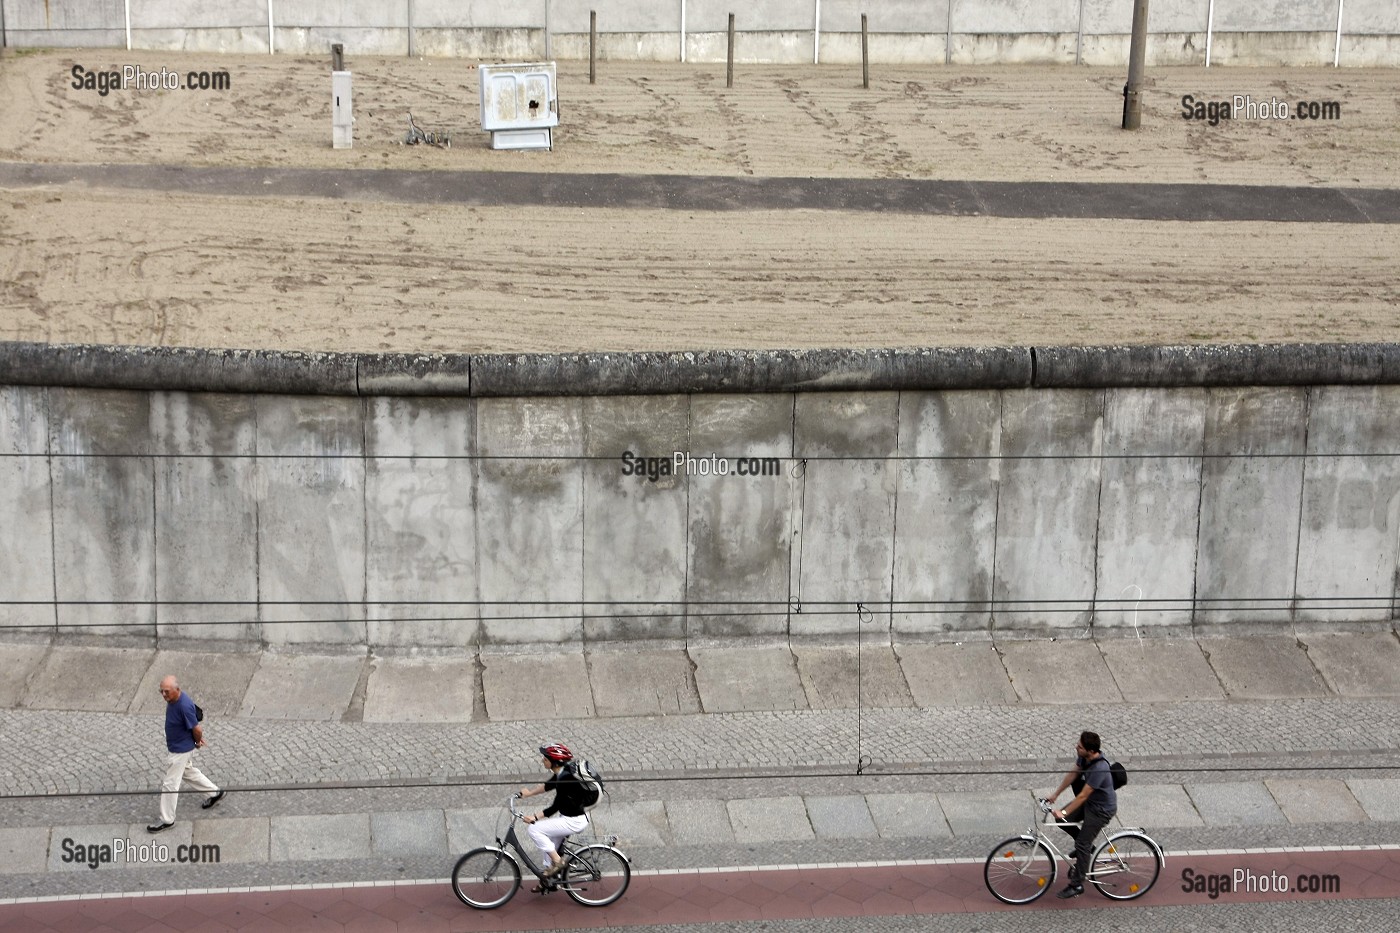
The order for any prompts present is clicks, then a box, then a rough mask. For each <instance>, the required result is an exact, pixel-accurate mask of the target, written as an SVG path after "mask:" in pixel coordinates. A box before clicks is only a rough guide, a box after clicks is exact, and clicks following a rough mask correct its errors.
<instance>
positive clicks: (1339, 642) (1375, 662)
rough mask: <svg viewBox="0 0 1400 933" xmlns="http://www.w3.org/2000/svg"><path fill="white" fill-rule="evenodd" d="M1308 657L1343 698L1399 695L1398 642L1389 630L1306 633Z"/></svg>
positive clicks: (1399, 648) (1399, 649) (1399, 642)
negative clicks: (1357, 632) (1365, 632)
mask: <svg viewBox="0 0 1400 933" xmlns="http://www.w3.org/2000/svg"><path fill="white" fill-rule="evenodd" d="M1302 641H1303V644H1304V645H1305V646H1306V647H1307V653H1308V658H1309V659H1310V660H1311V661H1312V663H1313V664H1314V665H1315V666H1316V667H1317V669H1318V671H1319V672H1321V674H1322V678H1323V680H1325V681H1326V682H1327V684H1328V685H1329V686H1330V687H1331V688H1332V689H1333V690H1335V691H1337V693H1338V694H1340V695H1341V696H1344V697H1388V696H1400V641H1397V640H1396V638H1395V635H1394V633H1392V632H1375V633H1368V634H1356V635H1305V636H1303V638H1302Z"/></svg>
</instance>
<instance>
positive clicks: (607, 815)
mask: <svg viewBox="0 0 1400 933" xmlns="http://www.w3.org/2000/svg"><path fill="white" fill-rule="evenodd" d="M589 818H590V819H591V820H592V821H593V827H594V830H596V832H597V834H598V836H599V837H600V838H601V837H602V836H604V835H607V834H609V833H611V834H613V835H616V836H617V838H618V843H617V844H618V846H619V847H620V848H621V849H623V850H624V851H625V850H626V849H627V848H628V847H629V846H664V845H666V844H667V843H668V842H669V841H670V840H669V836H670V833H669V832H668V831H667V825H666V807H665V806H664V805H663V804H662V803H661V801H659V800H643V801H638V802H636V803H609V802H608V801H607V800H606V799H604V801H603V803H601V804H599V805H598V806H597V807H594V808H593V812H592V813H590V814H589ZM575 841H576V842H578V843H580V844H583V843H588V842H591V841H593V837H592V835H591V834H590V833H589V832H588V831H587V830H585V831H584V832H582V833H580V834H579V835H578V837H577V838H576V839H575Z"/></svg>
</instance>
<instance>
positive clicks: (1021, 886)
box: [982, 800, 1166, 904]
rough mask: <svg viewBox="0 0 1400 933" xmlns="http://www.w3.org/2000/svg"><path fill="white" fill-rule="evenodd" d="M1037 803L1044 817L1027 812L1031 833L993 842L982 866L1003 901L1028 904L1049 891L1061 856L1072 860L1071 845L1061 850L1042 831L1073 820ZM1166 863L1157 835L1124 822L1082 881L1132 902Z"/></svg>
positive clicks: (1042, 802) (990, 888) (1096, 855)
mask: <svg viewBox="0 0 1400 933" xmlns="http://www.w3.org/2000/svg"><path fill="white" fill-rule="evenodd" d="M1036 806H1038V807H1039V808H1040V812H1041V814H1042V815H1043V818H1042V819H1036V818H1035V816H1034V811H1032V818H1031V829H1030V832H1028V833H1023V834H1021V835H1019V836H1012V837H1011V838H1010V839H1004V840H1002V841H1001V842H999V843H997V846H996V848H995V849H993V850H992V854H991V855H988V856H987V865H986V867H985V869H983V873H982V875H983V878H984V879H985V880H986V882H987V890H988V891H991V892H992V896H993V897H995V898H996V899H997V900H999V901H1002V902H1004V903H1007V904H1029V903H1030V902H1031V901H1033V900H1035V899H1036V898H1038V897H1040V896H1041V895H1042V894H1044V893H1045V892H1046V891H1048V890H1050V888H1052V887H1053V886H1054V884H1055V878H1056V876H1057V875H1058V874H1059V862H1060V859H1064V860H1065V861H1067V862H1069V863H1070V864H1071V865H1073V864H1074V850H1073V849H1071V850H1070V852H1069V854H1068V855H1064V854H1062V853H1061V852H1060V850H1059V849H1057V848H1056V847H1055V843H1054V842H1052V841H1051V839H1050V837H1049V835H1048V834H1046V832H1045V830H1046V828H1048V827H1060V826H1072V825H1074V824H1073V823H1072V822H1069V821H1059V820H1056V819H1055V818H1054V816H1053V815H1052V814H1053V812H1054V808H1053V807H1051V806H1050V802H1049V801H1048V800H1037V801H1036ZM1165 863H1166V856H1164V855H1163V854H1162V847H1161V846H1159V845H1157V842H1156V840H1154V839H1153V838H1152V837H1151V836H1149V835H1147V833H1146V832H1145V831H1144V830H1143V829H1142V828H1141V827H1129V828H1126V829H1121V830H1119V831H1118V832H1115V833H1112V834H1110V835H1109V837H1108V838H1107V839H1105V840H1104V841H1103V842H1101V843H1099V847H1098V848H1097V849H1095V850H1094V857H1093V859H1092V860H1091V861H1090V862H1089V873H1088V874H1087V875H1085V876H1084V879H1083V882H1084V884H1086V885H1090V884H1091V885H1093V886H1094V887H1096V888H1098V889H1099V893H1100V894H1102V895H1103V896H1104V897H1107V898H1111V899H1113V900H1115V901H1131V900H1133V899H1134V898H1138V897H1142V896H1143V895H1144V894H1146V893H1147V892H1148V891H1150V890H1151V889H1152V885H1154V884H1156V883H1157V878H1158V876H1159V875H1161V873H1162V866H1163V864H1165Z"/></svg>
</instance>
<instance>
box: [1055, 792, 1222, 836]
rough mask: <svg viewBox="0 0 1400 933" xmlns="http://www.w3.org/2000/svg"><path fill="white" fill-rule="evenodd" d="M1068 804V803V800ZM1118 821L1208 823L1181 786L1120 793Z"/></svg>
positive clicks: (1153, 824) (1130, 823)
mask: <svg viewBox="0 0 1400 933" xmlns="http://www.w3.org/2000/svg"><path fill="white" fill-rule="evenodd" d="M1065 802H1068V801H1067V800H1066V801H1065ZM1118 819H1119V821H1120V822H1121V823H1122V824H1123V825H1124V826H1147V827H1158V826H1203V825H1205V821H1204V820H1202V819H1201V815H1200V813H1199V812H1197V810H1196V807H1195V804H1193V803H1192V802H1191V798H1190V797H1189V796H1187V793H1186V788H1184V787H1182V786H1181V785H1180V784H1138V783H1137V782H1136V781H1134V782H1133V783H1131V784H1129V785H1128V786H1127V787H1124V788H1120V789H1119V791H1118Z"/></svg>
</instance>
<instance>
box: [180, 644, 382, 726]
mask: <svg viewBox="0 0 1400 933" xmlns="http://www.w3.org/2000/svg"><path fill="white" fill-rule="evenodd" d="M365 664H366V660H365V659H364V658H363V657H355V656H348V657H347V656H324V655H301V654H263V655H262V658H261V661H260V663H259V664H258V669H257V671H256V672H255V673H254V674H253V679H252V681H251V682H250V683H249V684H248V693H247V695H245V696H244V698H243V706H242V707H241V709H240V710H239V712H240V714H241V715H243V716H253V717H256V718H259V719H329V720H339V719H340V718H341V717H342V716H343V715H344V714H345V711H346V710H347V709H348V708H349V706H350V699H351V697H352V696H353V695H354V693H355V688H356V686H357V685H358V684H359V682H360V675H361V672H362V670H363V668H364V666H365ZM197 690H198V687H196V686H195V685H194V684H190V691H191V692H192V693H193V692H195V691H197Z"/></svg>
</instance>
